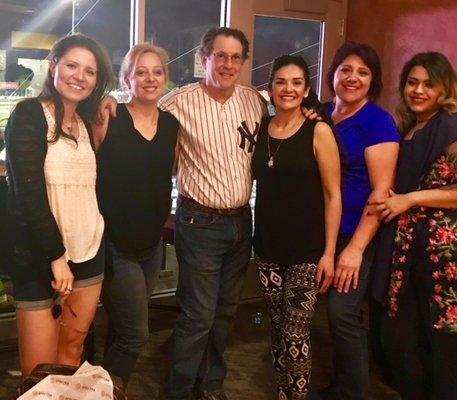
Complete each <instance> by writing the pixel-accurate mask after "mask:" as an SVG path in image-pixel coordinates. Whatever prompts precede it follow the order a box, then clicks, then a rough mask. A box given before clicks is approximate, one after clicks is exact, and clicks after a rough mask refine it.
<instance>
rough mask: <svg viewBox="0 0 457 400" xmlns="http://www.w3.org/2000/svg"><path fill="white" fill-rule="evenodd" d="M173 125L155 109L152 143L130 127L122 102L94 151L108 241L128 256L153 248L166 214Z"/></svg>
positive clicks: (174, 135)
mask: <svg viewBox="0 0 457 400" xmlns="http://www.w3.org/2000/svg"><path fill="white" fill-rule="evenodd" d="M177 132H178V121H177V120H176V118H175V117H173V115H171V114H170V113H168V112H164V111H159V118H158V121H157V132H156V134H155V136H154V138H153V139H152V140H150V141H149V140H147V139H145V138H144V137H143V136H142V135H141V134H140V132H138V131H137V130H136V129H135V126H134V124H133V119H132V117H131V116H130V113H129V112H128V110H127V108H126V106H125V104H119V105H118V107H117V118H111V120H110V122H109V125H108V131H107V134H106V137H105V140H104V141H103V143H102V144H101V146H100V149H99V150H98V153H97V194H98V199H99V205H100V210H101V212H102V214H103V217H104V218H105V224H106V230H107V234H108V237H109V239H110V240H111V241H112V242H113V243H114V244H115V245H116V247H117V248H118V249H119V250H120V251H121V252H123V253H125V254H127V255H129V254H130V255H136V256H141V255H142V254H145V253H146V252H147V251H148V250H150V249H151V248H152V247H154V246H155V245H156V244H157V243H158V241H159V239H160V237H161V235H162V227H163V225H164V223H165V221H166V219H167V216H168V213H169V212H170V206H171V174H172V167H173V162H174V156H175V145H176V139H177Z"/></svg>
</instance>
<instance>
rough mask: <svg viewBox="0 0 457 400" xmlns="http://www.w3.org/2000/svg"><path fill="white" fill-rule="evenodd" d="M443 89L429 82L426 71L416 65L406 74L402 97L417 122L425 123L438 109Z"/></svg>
mask: <svg viewBox="0 0 457 400" xmlns="http://www.w3.org/2000/svg"><path fill="white" fill-rule="evenodd" d="M442 94H443V89H442V88H441V87H440V86H439V85H435V84H433V83H432V82H431V81H430V76H429V74H428V72H427V70H426V69H425V68H424V67H422V66H420V65H416V66H415V67H414V68H412V69H411V71H410V72H409V74H408V78H407V80H406V84H405V87H404V89H403V96H404V99H405V102H406V104H407V106H408V107H409V108H410V109H411V111H412V112H414V113H415V114H416V116H417V119H418V121H427V120H428V119H430V118H431V117H432V116H433V115H434V114H435V113H436V112H437V111H438V110H439V109H440V104H439V103H438V99H439V97H440V96H441V95H442Z"/></svg>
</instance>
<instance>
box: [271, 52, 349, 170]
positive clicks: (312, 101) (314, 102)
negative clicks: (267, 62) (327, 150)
mask: <svg viewBox="0 0 457 400" xmlns="http://www.w3.org/2000/svg"><path fill="white" fill-rule="evenodd" d="M288 65H295V66H297V67H298V68H300V69H301V70H302V71H303V76H304V77H305V87H309V86H310V83H311V82H310V77H309V68H308V64H307V63H306V61H305V60H304V59H303V57H300V56H293V55H283V56H279V57H277V58H275V59H274V60H273V64H272V65H271V68H270V74H269V77H268V89H270V90H272V88H273V81H274V78H275V74H276V72H278V70H279V69H281V68H282V67H286V66H288ZM270 102H271V104H273V105H274V102H273V99H272V98H270ZM301 106H302V107H306V108H307V109H309V110H310V109H314V111H315V112H316V113H317V114H318V115H319V116H320V117H321V120H322V121H323V122H325V123H326V124H327V125H329V126H330V128H331V130H332V132H333V135H334V136H335V140H336V144H337V145H338V151H339V153H340V160H341V177H343V171H344V169H345V164H346V161H345V160H346V158H345V156H344V152H343V147H342V145H341V141H340V139H339V137H338V136H337V135H335V130H334V129H333V128H334V125H333V121H332V119H331V118H330V116H329V115H328V114H327V111H326V109H325V105H323V104H322V103H321V102H320V101H319V98H318V97H317V94H316V92H315V91H314V90H313V88H312V87H310V88H309V93H308V96H307V97H306V98H304V99H303V100H302V102H301Z"/></svg>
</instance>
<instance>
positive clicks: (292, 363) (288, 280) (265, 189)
mask: <svg viewBox="0 0 457 400" xmlns="http://www.w3.org/2000/svg"><path fill="white" fill-rule="evenodd" d="M309 91H310V87H309V73H308V67H307V65H306V63H305V61H304V60H303V58H301V57H296V56H282V57H279V58H277V59H276V60H275V61H274V63H273V66H272V70H271V74H270V82H269V94H270V98H271V100H272V103H273V104H274V105H275V107H276V115H275V116H274V117H272V118H270V117H266V118H265V119H264V120H263V121H262V124H261V127H260V131H259V136H258V139H257V145H256V149H255V152H254V157H253V173H254V179H255V180H256V204H255V234H254V252H255V255H256V263H257V269H258V273H259V278H260V282H261V287H262V291H263V294H264V297H265V301H266V303H267V306H268V310H269V314H270V318H271V324H272V344H271V346H272V354H273V364H274V368H275V371H276V377H277V386H278V392H279V393H278V395H279V398H281V399H292V398H293V399H305V398H306V396H307V393H308V382H309V377H310V372H311V368H310V365H311V353H310V342H309V334H310V332H309V330H310V322H311V319H312V316H313V313H314V308H315V304H316V301H317V294H318V293H319V292H321V293H324V292H325V291H326V290H327V288H328V287H329V286H330V284H331V283H332V279H333V264H334V255H335V247H336V240H337V235H338V229H339V224H340V218H341V194H340V158H339V152H338V146H337V142H336V139H335V137H334V135H333V132H332V130H331V128H330V127H329V126H328V125H327V124H326V123H323V122H316V121H310V120H307V119H306V118H305V116H304V115H303V113H302V111H301V104H302V102H303V101H304V99H305V98H307V97H308V94H309ZM319 287H320V288H319Z"/></svg>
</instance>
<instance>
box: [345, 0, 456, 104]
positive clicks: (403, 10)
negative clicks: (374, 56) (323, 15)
mask: <svg viewBox="0 0 457 400" xmlns="http://www.w3.org/2000/svg"><path fill="white" fill-rule="evenodd" d="M346 34H347V36H346V37H347V40H354V41H357V42H365V43H368V44H370V45H372V46H373V47H374V48H375V49H376V51H377V52H378V54H379V56H380V58H381V62H382V66H383V70H384V74H383V78H384V92H383V94H382V97H381V98H380V104H381V105H382V106H384V107H385V108H386V109H388V110H389V111H391V112H393V111H394V110H395V107H396V104H397V99H398V97H397V84H398V77H399V75H400V71H401V68H402V66H403V65H404V63H405V62H406V61H407V60H408V59H409V58H411V56H412V55H414V54H415V53H418V52H422V51H428V50H433V51H440V52H442V53H443V54H445V55H446V56H447V57H448V58H449V59H450V60H451V62H452V63H453V65H454V68H456V69H457V0H349V7H348V14H347V32H346Z"/></svg>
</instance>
